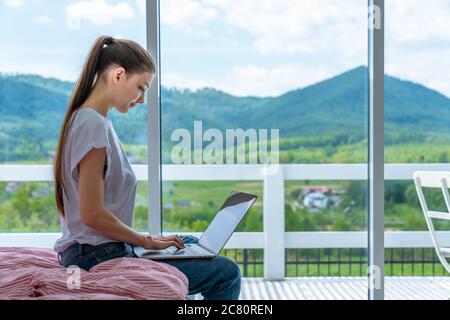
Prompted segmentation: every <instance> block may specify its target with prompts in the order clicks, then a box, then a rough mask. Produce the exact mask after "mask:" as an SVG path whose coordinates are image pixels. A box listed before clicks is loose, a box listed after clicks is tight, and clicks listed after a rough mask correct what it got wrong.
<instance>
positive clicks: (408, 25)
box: [385, 0, 450, 44]
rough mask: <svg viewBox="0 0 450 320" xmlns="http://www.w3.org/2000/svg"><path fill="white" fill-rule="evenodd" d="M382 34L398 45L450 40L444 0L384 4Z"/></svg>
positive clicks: (447, 7)
mask: <svg viewBox="0 0 450 320" xmlns="http://www.w3.org/2000/svg"><path fill="white" fill-rule="evenodd" d="M385 10H386V34H387V36H388V37H390V38H391V40H392V41H393V42H395V43H398V44H424V43H426V42H428V41H430V40H434V41H436V40H437V41H444V42H448V41H450V32H449V29H450V27H449V19H450V3H449V1H448V0H433V1H427V2H424V1H420V0H409V1H391V2H388V3H387V5H386V9H385Z"/></svg>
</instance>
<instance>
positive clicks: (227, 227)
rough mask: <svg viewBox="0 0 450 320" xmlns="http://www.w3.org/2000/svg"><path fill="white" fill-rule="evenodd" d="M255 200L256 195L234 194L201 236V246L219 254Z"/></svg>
mask: <svg viewBox="0 0 450 320" xmlns="http://www.w3.org/2000/svg"><path fill="white" fill-rule="evenodd" d="M255 200H256V196H255V195H252V194H248V193H243V192H233V193H232V194H231V195H230V196H229V197H228V198H227V200H226V201H225V203H224V204H223V206H222V208H221V209H220V210H219V212H218V213H217V215H216V216H215V217H214V219H213V221H211V223H210V224H209V226H208V228H207V229H206V231H205V232H204V233H203V235H202V236H201V238H200V240H199V244H200V245H201V246H203V247H206V248H208V249H210V250H211V251H213V252H214V253H216V254H218V253H219V252H220V250H221V249H222V248H223V246H224V245H225V244H226V243H227V241H228V239H229V238H230V237H231V235H232V234H233V232H234V230H235V229H236V228H237V226H238V225H239V223H240V222H241V221H242V219H243V218H244V216H245V214H246V213H247V211H248V210H249V209H250V207H251V206H252V205H253V203H254V202H255Z"/></svg>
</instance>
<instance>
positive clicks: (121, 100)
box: [113, 68, 153, 113]
mask: <svg viewBox="0 0 450 320" xmlns="http://www.w3.org/2000/svg"><path fill="white" fill-rule="evenodd" d="M152 79H153V74H151V73H149V72H144V73H135V74H127V73H126V72H125V69H123V68H117V69H116V70H115V80H114V103H113V105H114V107H115V108H116V110H117V111H119V112H120V113H127V112H128V110H130V109H131V108H134V107H135V106H136V105H137V104H142V103H144V96H145V92H146V90H147V89H148V87H149V86H150V82H151V81H152Z"/></svg>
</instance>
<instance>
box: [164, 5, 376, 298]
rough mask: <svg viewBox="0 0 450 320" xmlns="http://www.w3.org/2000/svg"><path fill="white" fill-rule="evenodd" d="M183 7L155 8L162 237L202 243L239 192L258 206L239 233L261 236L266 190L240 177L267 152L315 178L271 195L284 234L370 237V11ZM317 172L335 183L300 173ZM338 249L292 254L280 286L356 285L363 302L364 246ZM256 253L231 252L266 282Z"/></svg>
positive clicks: (289, 181)
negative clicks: (307, 280) (196, 235)
mask: <svg viewBox="0 0 450 320" xmlns="http://www.w3.org/2000/svg"><path fill="white" fill-rule="evenodd" d="M189 7H190V10H187V11H183V13H181V12H180V11H179V2H178V1H174V0H167V1H161V81H162V92H161V98H162V106H161V108H162V115H161V129H162V150H163V158H162V159H163V165H164V166H165V170H166V171H165V172H168V173H171V174H169V176H170V179H169V178H166V180H164V181H163V186H162V188H163V216H162V219H163V231H164V232H200V233H201V232H202V231H204V230H205V228H206V226H207V225H208V223H209V222H210V221H211V220H212V219H213V217H214V215H215V214H216V213H217V211H218V209H219V208H220V206H221V204H222V202H223V201H224V200H225V198H226V197H227V195H228V194H229V193H230V192H231V191H233V190H242V191H247V192H253V193H255V194H257V195H258V196H259V197H258V201H257V202H256V203H255V206H254V207H253V209H252V210H250V212H249V213H248V215H247V217H246V220H244V221H243V222H242V223H241V224H240V225H239V227H238V229H237V231H245V232H262V231H263V229H264V228H263V221H264V219H263V203H264V199H263V195H264V194H265V193H264V191H263V188H264V187H265V186H264V183H263V180H262V178H261V176H259V178H258V177H256V178H258V179H253V177H250V178H249V177H245V178H242V179H244V180H243V181H236V176H239V173H241V172H245V173H247V174H248V175H250V176H251V175H253V173H252V172H254V171H252V170H254V169H253V167H252V165H255V164H257V165H258V164H262V163H267V162H269V163H270V160H272V159H271V156H272V155H273V154H275V153H270V152H271V151H274V150H278V151H279V153H278V154H277V156H278V157H277V158H276V159H275V161H274V162H273V163H281V164H283V165H298V167H296V168H295V170H292V172H295V173H296V174H300V175H302V174H304V173H309V172H312V171H313V170H314V174H315V176H313V177H311V178H308V180H307V179H306V178H305V179H301V178H295V176H293V177H291V178H290V177H289V176H288V175H287V174H286V173H285V183H284V195H283V194H281V195H278V197H279V198H282V199H281V200H282V201H283V200H284V205H285V209H284V214H285V231H286V232H300V231H317V232H319V231H321V232H329V231H343V232H348V233H349V234H350V233H351V232H353V231H365V230H367V222H366V221H367V211H366V188H367V176H366V175H365V172H366V171H364V170H363V171H360V168H361V167H360V166H358V165H361V164H362V165H363V168H365V165H366V163H367V1H361V0H354V1H347V0H345V1H329V0H323V1H264V3H263V4H261V2H260V1H252V0H243V1H240V2H239V4H236V3H235V2H232V1H189ZM238 129H242V131H240V133H241V134H243V135H244V136H245V140H244V139H243V140H242V141H245V142H243V143H242V144H243V145H244V146H245V147H242V148H241V149H239V147H241V146H242V145H241V144H240V143H239V142H238V141H237V140H236V141H235V140H232V141H231V143H228V144H227V142H229V141H228V140H227V138H228V137H229V136H227V133H229V132H230V131H233V130H234V133H237V130H238ZM227 130H228V132H227ZM263 130H267V131H263ZM232 133H233V132H232ZM244 133H245V134H244ZM264 134H266V135H264ZM265 142H267V145H266V146H265V145H264V143H265ZM234 147H236V148H235V149H233V148H234ZM266 147H267V149H266ZM218 150H219V151H221V152H217V151H218ZM266 150H267V153H265V154H261V153H263V152H264V151H266ZM228 152H230V153H229V154H228ZM235 152H236V153H235ZM244 156H245V157H244ZM264 156H266V157H264ZM264 160H266V162H264ZM267 160H269V161H267ZM321 164H323V165H336V166H335V167H333V168H334V169H333V170H332V172H334V173H331V174H327V173H324V172H323V171H324V170H322V167H315V168H316V169H309V168H307V167H302V166H301V165H321ZM344 164H345V165H348V164H353V165H355V166H354V167H350V168H349V171H348V172H350V173H351V174H350V176H351V177H349V178H348V179H346V180H342V178H341V179H339V178H337V173H338V172H340V171H341V170H344V169H343V166H342V165H344ZM205 170H207V171H205ZM285 172H286V171H285ZM358 172H363V173H362V175H360V173H358ZM255 175H257V173H256V174H255ZM196 176H198V180H195V181H193V178H192V177H196ZM241 176H242V177H243V175H241ZM248 179H250V181H249V180H248ZM258 180H259V181H258ZM266 187H267V186H266ZM269 188H270V186H269ZM269 194H271V193H270V192H269ZM271 195H272V194H271ZM272 196H276V195H272ZM265 214H271V213H270V212H268V213H267V212H266V213H265ZM327 236H329V233H327V234H324V237H327ZM344 240H345V239H344ZM336 241H342V243H343V244H342V248H328V247H327V246H326V244H325V243H324V245H323V247H322V248H320V249H319V250H320V252H317V250H316V251H315V252H314V254H313V253H311V252H310V250H312V249H311V248H312V247H313V245H312V243H309V244H308V243H306V244H305V243H302V244H299V248H298V249H287V250H286V276H288V277H291V276H297V275H299V274H301V275H310V276H319V275H322V276H326V275H342V276H347V275H350V274H351V275H355V276H358V277H359V278H358V279H357V281H362V283H363V285H362V286H361V292H359V293H358V294H359V295H360V296H361V297H362V299H365V298H367V289H364V286H365V285H366V282H367V279H366V278H365V275H366V271H367V267H366V264H367V253H366V251H367V250H366V248H363V247H362V248H348V247H346V245H345V244H344V242H345V241H343V239H342V238H341V240H336ZM308 245H310V246H311V248H310V247H308ZM305 246H306V247H305ZM258 250H259V251H257V252H255V251H254V249H248V248H237V249H231V250H230V251H231V253H230V255H231V256H232V257H233V252H234V253H235V254H236V255H237V257H238V260H237V261H238V263H239V264H240V265H241V268H242V270H243V272H244V273H243V274H244V276H245V277H255V276H256V277H261V276H262V272H263V269H264V268H263V261H264V259H263V257H264V251H263V249H262V248H261V249H258ZM314 250H315V249H314ZM308 252H310V253H311V254H310V260H308V261H309V262H308V263H306V264H305V261H306V260H305V259H306V258H305V257H306V256H308V255H309V253H308ZM225 254H228V251H226V252H225ZM253 254H255V256H256V258H255V259H253ZM349 260H351V261H353V260H354V263H353V262H352V263H350V264H349V263H348V261H349ZM336 261H338V262H336ZM317 265H319V269H318V270H316V269H314V270H316V271H313V269H312V268H313V266H314V267H315V266H317ZM305 266H306V267H305ZM336 266H342V270H344V269H345V270H347V269H348V267H349V268H350V270H351V271H349V272H344V271H343V272H340V271H339V272H338V269H339V270H340V267H336ZM304 267H305V268H308V272H306V269H305V270H303V269H304ZM310 267H311V270H310V269H309V268H310ZM335 267H336V268H335ZM328 268H331V269H332V270H331V269H330V272H329V273H328ZM346 268H347V269H346ZM360 268H362V269H361V272H360ZM300 269H301V271H300ZM335 269H336V270H335ZM324 270H325V271H324Z"/></svg>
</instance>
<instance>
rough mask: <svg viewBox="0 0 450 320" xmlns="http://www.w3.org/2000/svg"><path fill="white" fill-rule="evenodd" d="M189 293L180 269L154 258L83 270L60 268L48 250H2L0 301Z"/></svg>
mask: <svg viewBox="0 0 450 320" xmlns="http://www.w3.org/2000/svg"><path fill="white" fill-rule="evenodd" d="M78 275H79V276H78ZM187 291H188V280H187V278H186V276H185V275H184V274H183V273H182V272H181V271H179V270H178V269H177V268H175V267H173V266H171V265H168V264H165V263H160V262H155V261H152V260H147V259H135V258H117V259H113V260H109V261H105V262H103V263H100V264H98V265H96V266H95V267H93V268H92V269H91V270H90V271H89V272H87V271H84V270H83V269H78V270H73V269H70V268H69V269H66V268H64V267H61V266H60V265H59V263H58V258H57V255H56V253H55V252H54V251H53V250H50V249H43V248H22V247H21V248H19V247H17V248H15V247H13V248H0V300H5V299H32V300H35V299H36V300H43V299H45V300H47V299H55V300H56V299H57V300H61V299H64V300H68V299H71V300H72V299H81V300H87V299H89V300H93V299H96V300H98V299H108V300H110V299H115V300H116V299H121V300H122V299H126V300H128V299H139V300H142V299H146V300H150V299H160V300H175V299H185V297H186V295H187Z"/></svg>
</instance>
